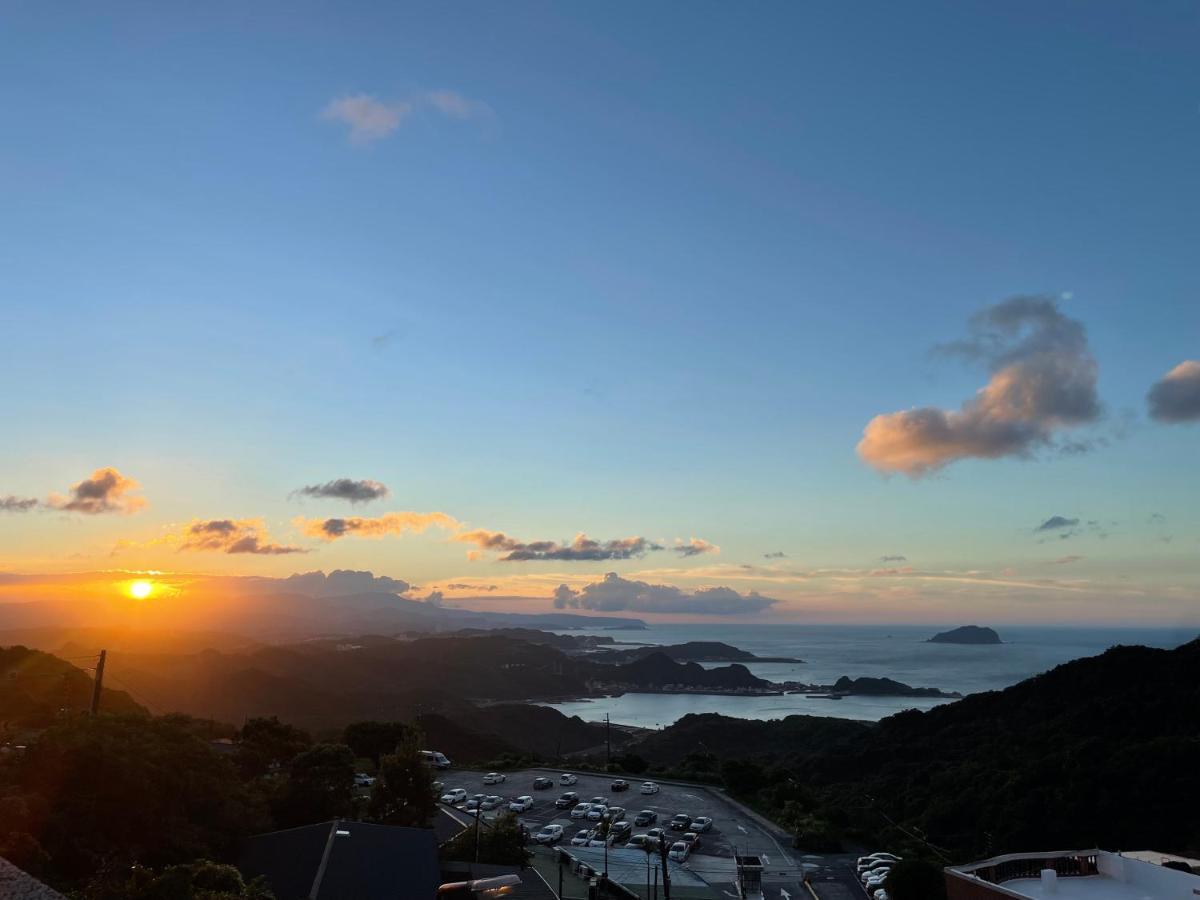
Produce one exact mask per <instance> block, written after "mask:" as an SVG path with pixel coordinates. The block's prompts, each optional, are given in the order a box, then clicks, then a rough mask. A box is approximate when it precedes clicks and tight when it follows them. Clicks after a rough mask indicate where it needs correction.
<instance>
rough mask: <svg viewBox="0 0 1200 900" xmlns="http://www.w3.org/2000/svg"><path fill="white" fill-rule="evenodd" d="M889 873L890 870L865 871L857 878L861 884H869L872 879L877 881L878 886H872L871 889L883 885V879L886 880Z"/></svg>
mask: <svg viewBox="0 0 1200 900" xmlns="http://www.w3.org/2000/svg"><path fill="white" fill-rule="evenodd" d="M890 871H891V869H890V868H887V869H867V871H865V872H863V873H862V874H861V875H859V876H858V877H859V880H860V881H862V883H863V884H871V881H872V879H875V880H878V881H879V884H876V885H872V887H881V886H882V885H883V879H885V878H887V874H888V872H890Z"/></svg>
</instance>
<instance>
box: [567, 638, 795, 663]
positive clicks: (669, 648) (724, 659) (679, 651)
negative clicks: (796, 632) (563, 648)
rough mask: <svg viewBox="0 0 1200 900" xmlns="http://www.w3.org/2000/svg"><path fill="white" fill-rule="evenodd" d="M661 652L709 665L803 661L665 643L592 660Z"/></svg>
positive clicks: (716, 644) (708, 644)
mask: <svg viewBox="0 0 1200 900" xmlns="http://www.w3.org/2000/svg"><path fill="white" fill-rule="evenodd" d="M656 653H661V654H663V655H665V656H667V657H669V658H671V659H673V660H675V661H676V662H707V663H734V662H736V663H763V662H769V663H795V664H801V663H803V662H804V660H802V659H795V658H793V657H790V656H755V655H754V654H753V653H751V652H749V651H748V650H741V649H739V648H738V647H734V646H731V645H730V644H723V643H721V642H720V641H688V642H687V643H684V644H665V645H662V646H658V645H651V646H643V647H631V648H629V649H627V650H610V649H607V648H603V649H602V650H601V651H600V652H598V653H593V654H591V656H590V657H589V658H590V659H591V660H592V661H593V662H600V663H611V664H619V663H628V662H634V661H636V660H639V659H645V658H646V657H647V656H652V655H654V654H656Z"/></svg>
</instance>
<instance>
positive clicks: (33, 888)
mask: <svg viewBox="0 0 1200 900" xmlns="http://www.w3.org/2000/svg"><path fill="white" fill-rule="evenodd" d="M0 897H3V898H5V900H67V898H66V897H64V896H63V895H62V894H60V893H59V892H58V891H56V890H54V889H52V888H49V887H47V886H46V885H44V884H42V883H41V882H40V881H38V880H37V879H36V878H34V877H33V876H32V875H30V874H29V873H28V872H26V871H25V870H24V869H18V868H17V867H16V866H14V865H13V864H12V863H10V862H9V861H8V860H7V859H4V858H3V857H0Z"/></svg>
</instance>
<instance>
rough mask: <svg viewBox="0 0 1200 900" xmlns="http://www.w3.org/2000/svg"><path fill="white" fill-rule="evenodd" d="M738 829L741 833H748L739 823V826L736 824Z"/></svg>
mask: <svg viewBox="0 0 1200 900" xmlns="http://www.w3.org/2000/svg"><path fill="white" fill-rule="evenodd" d="M738 831H740V832H741V833H742V834H749V833H750V832H748V831H747V830H746V829H745V828H743V827H742V826H741V825H739V826H738Z"/></svg>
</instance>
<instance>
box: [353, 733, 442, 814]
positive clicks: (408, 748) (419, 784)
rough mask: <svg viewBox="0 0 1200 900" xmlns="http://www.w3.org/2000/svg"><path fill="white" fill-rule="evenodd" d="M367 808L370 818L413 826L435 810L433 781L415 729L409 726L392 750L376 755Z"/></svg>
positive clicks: (435, 801)
mask: <svg viewBox="0 0 1200 900" xmlns="http://www.w3.org/2000/svg"><path fill="white" fill-rule="evenodd" d="M370 811H371V816H372V818H374V819H375V820H377V821H379V822H383V823H384V824H386V825H408V826H410V827H413V828H425V827H426V826H428V824H429V820H430V819H432V818H433V815H434V813H435V812H436V811H437V800H436V798H435V797H434V796H433V781H432V779H431V778H430V775H429V767H428V766H427V765H425V760H424V759H422V758H421V752H420V749H419V738H418V737H417V735H416V733H415V732H413V731H411V730H409V731H408V733H407V736H406V737H405V739H404V741H403V743H401V744H400V745H399V746H398V747H396V752H395V753H391V754H388V755H386V756H383V757H381V758H380V760H379V777H378V778H377V779H376V781H375V787H374V788H373V789H372V791H371V805H370Z"/></svg>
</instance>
